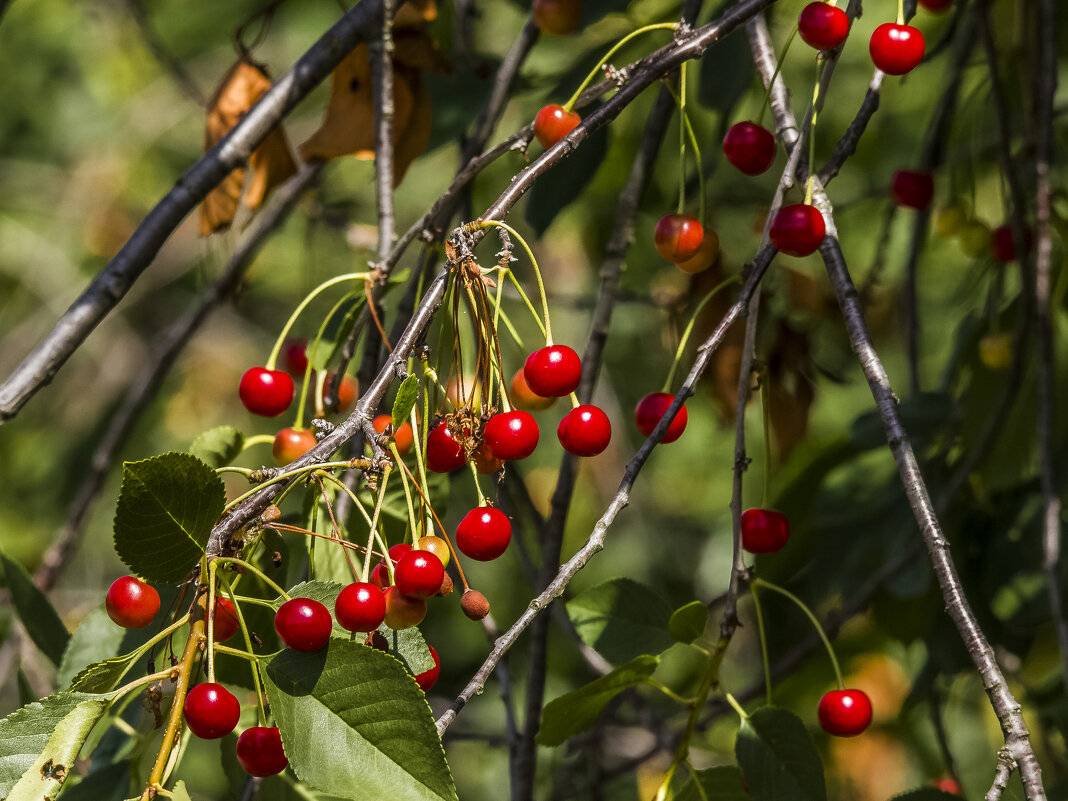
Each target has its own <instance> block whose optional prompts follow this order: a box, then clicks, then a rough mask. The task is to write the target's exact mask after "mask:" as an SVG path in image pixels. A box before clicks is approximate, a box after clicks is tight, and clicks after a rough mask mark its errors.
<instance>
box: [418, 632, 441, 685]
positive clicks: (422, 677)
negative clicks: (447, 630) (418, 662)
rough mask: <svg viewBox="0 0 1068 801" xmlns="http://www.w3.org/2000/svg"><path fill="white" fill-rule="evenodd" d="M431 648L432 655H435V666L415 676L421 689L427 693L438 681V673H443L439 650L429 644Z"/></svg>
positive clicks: (428, 646)
mask: <svg viewBox="0 0 1068 801" xmlns="http://www.w3.org/2000/svg"><path fill="white" fill-rule="evenodd" d="M427 648H429V649H430V655H431V656H432V657H434V667H432V668H430V670H424V671H423V672H422V673H420V674H419V675H418V676H415V677H414V678H415V683H416V684H418V685H419V689H420V690H422V691H423V692H425V693H428V692H430V688H431V687H433V686H434V685H435V684H436V683H437V681H438V674H439V673H441V660H440V659H438V652H437V651H435V650H434V646H433V645H429V644H428V645H427Z"/></svg>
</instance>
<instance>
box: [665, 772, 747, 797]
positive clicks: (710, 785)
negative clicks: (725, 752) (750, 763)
mask: <svg viewBox="0 0 1068 801" xmlns="http://www.w3.org/2000/svg"><path fill="white" fill-rule="evenodd" d="M695 772H696V774H697V781H698V782H700V784H701V787H700V788H698V787H697V785H695V784H694V779H693V776H692V775H691V776H690V780H689V781H687V782H686V784H684V785H683V786H682V789H681V790H680V791H679V794H678V795H677V796H675V801H706V799H707V801H752V799H751V798H750V797H749V793H747V792H746V791H745V789H744V787H743V785H742V774H741V773H740V772H739V771H738V768H736V767H734V765H726V766H723V767H719V768H709V769H708V770H699V771H695ZM701 790H704V791H705V793H704V795H701V792H700V791H701Z"/></svg>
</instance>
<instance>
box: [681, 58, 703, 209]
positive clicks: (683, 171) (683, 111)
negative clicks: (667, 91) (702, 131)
mask: <svg viewBox="0 0 1068 801" xmlns="http://www.w3.org/2000/svg"><path fill="white" fill-rule="evenodd" d="M675 102H676V103H677V104H678V106H679V208H678V209H677V213H679V214H682V213H683V212H685V211H686V62H683V63H682V66H681V67H679V93H678V95H677V96H676V97H675ZM697 166H698V169H700V166H701V165H700V164H698V165H697Z"/></svg>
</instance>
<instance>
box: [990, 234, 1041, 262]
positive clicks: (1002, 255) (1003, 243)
mask: <svg viewBox="0 0 1068 801" xmlns="http://www.w3.org/2000/svg"><path fill="white" fill-rule="evenodd" d="M1033 244H1034V243H1033V242H1032V238H1031V232H1030V231H1024V255H1025V256H1026V255H1028V254H1030V253H1031V246H1032V245H1033ZM990 249H991V251H993V253H994V258H995V259H997V260H998V261H1000V262H1002V263H1003V264H1008V263H1009V262H1011V261H1016V240H1015V239H1014V238H1013V235H1012V226H1011V225H999V226H998V227H997V228H995V229H994V232H993V233H992V234H991V235H990Z"/></svg>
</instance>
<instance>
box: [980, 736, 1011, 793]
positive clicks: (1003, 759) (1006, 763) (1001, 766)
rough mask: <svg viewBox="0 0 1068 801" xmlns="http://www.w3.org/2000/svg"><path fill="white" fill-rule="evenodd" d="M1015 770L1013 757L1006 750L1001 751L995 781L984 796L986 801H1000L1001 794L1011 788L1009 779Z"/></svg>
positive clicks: (995, 771) (995, 770)
mask: <svg viewBox="0 0 1068 801" xmlns="http://www.w3.org/2000/svg"><path fill="white" fill-rule="evenodd" d="M1015 769H1016V764H1015V762H1014V761H1013V758H1012V755H1011V754H1008V753H1006V752H1005V750H1004V749H1002V750H1001V751H999V752H998V761H997V767H996V768H995V769H994V780H993V782H992V783H991V785H990V789H989V790H987V791H986V795H985V796H983V799H984V801H999V799H1000V798H1001V794H1002V793H1003V792H1005V788H1006V787H1008V786H1009V777H1010V776H1011V775H1012V772H1013V770H1015Z"/></svg>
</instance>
